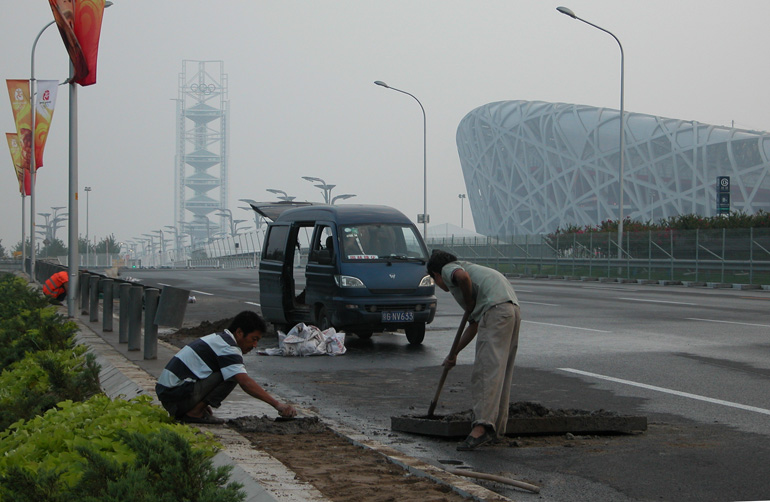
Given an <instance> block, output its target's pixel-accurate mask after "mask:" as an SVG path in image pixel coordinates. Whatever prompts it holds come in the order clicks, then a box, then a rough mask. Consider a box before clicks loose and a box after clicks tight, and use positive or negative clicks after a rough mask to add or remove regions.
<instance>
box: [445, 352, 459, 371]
mask: <svg viewBox="0 0 770 502" xmlns="http://www.w3.org/2000/svg"><path fill="white" fill-rule="evenodd" d="M455 364H457V354H449V355H448V356H446V359H444V362H443V363H441V366H444V367H446V368H454V367H455Z"/></svg>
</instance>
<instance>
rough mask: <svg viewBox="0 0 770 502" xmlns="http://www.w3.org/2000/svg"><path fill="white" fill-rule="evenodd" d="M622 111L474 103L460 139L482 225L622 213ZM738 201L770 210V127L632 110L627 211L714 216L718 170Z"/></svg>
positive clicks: (562, 223) (507, 229) (506, 227)
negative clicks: (745, 127) (760, 129)
mask: <svg viewBox="0 0 770 502" xmlns="http://www.w3.org/2000/svg"><path fill="white" fill-rule="evenodd" d="M619 117H620V112H619V111H618V110H613V109H608V108H596V107H592V106H585V105H575V104H567V103H546V102H542V101H500V102H495V103H489V104H486V105H484V106H481V107H479V108H476V109H475V110H473V111H471V112H470V113H468V114H467V115H466V116H465V117H464V118H463V119H462V120H461V121H460V125H459V126H458V129H457V149H458V153H459V156H460V163H461V166H462V170H463V176H464V178H465V184H466V188H467V192H468V201H469V203H470V207H471V210H472V214H473V220H474V223H475V226H476V231H477V232H479V233H482V234H484V235H494V236H510V235H525V234H530V235H531V234H540V233H548V232H552V231H554V230H556V229H557V228H559V227H561V228H565V227H566V226H567V225H578V226H581V227H582V226H585V225H591V226H593V225H597V224H598V223H600V222H602V221H605V220H616V219H617V218H618V216H619V211H618V201H619V199H620V197H619V194H620V191H619V188H620V183H619V178H620V169H619V165H620V164H619V162H620V160H619V151H620V148H619V132H620V124H619V122H618V121H619ZM720 176H729V177H730V209H731V210H733V211H744V212H746V213H749V214H753V213H756V212H757V211H759V210H760V209H762V210H765V211H768V210H770V133H767V132H758V131H748V130H743V129H735V128H730V127H723V126H715V125H709V124H704V123H700V122H696V121H691V120H689V121H688V120H678V119H670V118H664V117H656V116H653V115H646V114H641V113H630V112H625V160H624V176H623V178H624V180H623V185H624V188H625V193H624V197H623V199H624V206H625V207H624V210H623V213H624V216H625V217H626V218H630V219H632V220H638V221H659V220H660V219H662V218H668V217H671V216H677V215H682V214H699V215H703V216H713V215H715V214H716V207H717V188H716V184H717V177H720Z"/></svg>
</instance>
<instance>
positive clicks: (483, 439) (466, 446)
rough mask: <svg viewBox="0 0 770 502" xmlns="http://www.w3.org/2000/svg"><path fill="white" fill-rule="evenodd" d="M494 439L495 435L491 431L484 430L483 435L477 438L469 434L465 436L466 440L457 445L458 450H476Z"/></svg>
mask: <svg viewBox="0 0 770 502" xmlns="http://www.w3.org/2000/svg"><path fill="white" fill-rule="evenodd" d="M493 439H494V436H493V435H492V434H490V433H489V432H484V434H482V435H481V436H479V437H477V438H475V437H473V436H471V435H468V437H467V438H465V441H463V442H462V443H460V444H458V445H457V451H471V450H475V449H476V448H478V447H479V446H481V445H483V444H485V443H488V442H490V441H492V440H493Z"/></svg>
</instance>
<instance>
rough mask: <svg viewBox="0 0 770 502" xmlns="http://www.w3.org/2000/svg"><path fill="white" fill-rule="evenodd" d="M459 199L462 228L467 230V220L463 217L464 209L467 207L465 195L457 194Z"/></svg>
mask: <svg viewBox="0 0 770 502" xmlns="http://www.w3.org/2000/svg"><path fill="white" fill-rule="evenodd" d="M457 197H458V198H459V199H460V228H465V218H464V217H463V209H464V207H463V206H465V194H464V193H461V194H457Z"/></svg>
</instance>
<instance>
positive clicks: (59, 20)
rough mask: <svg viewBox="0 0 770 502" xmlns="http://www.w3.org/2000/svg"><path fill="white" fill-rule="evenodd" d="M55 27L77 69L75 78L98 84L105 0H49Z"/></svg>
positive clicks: (79, 80)
mask: <svg viewBox="0 0 770 502" xmlns="http://www.w3.org/2000/svg"><path fill="white" fill-rule="evenodd" d="M48 3H49V4H50V5H51V11H52V12H53V18H54V20H55V21H56V26H58V28H59V33H60V34H61V37H62V40H63V41H64V46H65V47H66V48H67V52H68V53H69V55H70V60H71V61H72V65H73V67H74V68H75V74H74V76H73V80H74V81H75V82H76V83H78V84H80V85H82V86H86V85H91V84H95V83H96V60H97V55H98V53H99V36H100V34H101V31H102V17H103V15H104V3H105V0H77V1H74V0H48Z"/></svg>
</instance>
